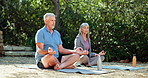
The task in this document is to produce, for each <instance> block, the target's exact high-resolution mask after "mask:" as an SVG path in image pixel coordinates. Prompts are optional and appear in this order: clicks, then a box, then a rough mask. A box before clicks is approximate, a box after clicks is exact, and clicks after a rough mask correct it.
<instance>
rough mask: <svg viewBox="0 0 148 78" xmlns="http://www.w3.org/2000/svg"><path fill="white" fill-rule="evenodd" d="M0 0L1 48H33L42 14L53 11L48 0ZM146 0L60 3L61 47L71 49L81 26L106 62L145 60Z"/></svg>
mask: <svg viewBox="0 0 148 78" xmlns="http://www.w3.org/2000/svg"><path fill="white" fill-rule="evenodd" d="M19 1H20V0H13V1H12V0H6V1H1V3H0V6H1V8H0V9H1V11H0V14H1V16H0V17H1V18H0V23H1V24H0V29H1V30H2V31H3V32H4V43H5V45H25V46H32V47H33V48H34V49H35V43H34V37H35V34H36V31H37V30H38V29H40V28H41V27H43V25H44V22H43V15H44V14H45V13H46V12H53V5H52V3H51V1H50V0H22V2H19ZM146 3H147V1H146V0H142V1H141V0H129V1H127V0H126V1H125V0H99V1H98V0H66V1H65V0H61V1H60V5H61V6H60V7H61V8H60V9H61V16H60V30H59V31H60V33H61V35H62V41H63V46H64V47H66V48H69V49H73V46H74V39H75V37H76V35H77V34H78V28H79V26H80V24H81V23H83V22H87V23H89V25H90V37H91V41H92V48H93V49H92V50H93V51H94V52H96V53H99V51H101V50H105V51H106V52H107V54H106V61H113V60H122V59H129V60H131V59H132V55H133V54H137V58H138V61H142V62H147V61H148V57H147V56H148V53H147V50H148V48H147V46H148V29H147V26H148V20H147V19H148V16H147V15H148V13H147V8H146V7H145V6H146V5H147V4H146Z"/></svg>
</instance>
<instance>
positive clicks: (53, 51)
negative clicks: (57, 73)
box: [35, 13, 88, 70]
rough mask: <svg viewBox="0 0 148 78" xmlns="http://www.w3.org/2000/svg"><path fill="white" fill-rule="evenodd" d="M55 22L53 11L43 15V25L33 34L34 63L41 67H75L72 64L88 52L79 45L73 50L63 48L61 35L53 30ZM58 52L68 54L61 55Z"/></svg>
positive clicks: (55, 68) (57, 68) (56, 68)
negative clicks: (34, 47) (34, 46)
mask: <svg viewBox="0 0 148 78" xmlns="http://www.w3.org/2000/svg"><path fill="white" fill-rule="evenodd" d="M55 22H56V18H55V15H54V14H53V13H46V14H45V15H44V23H45V26H44V27H43V28H41V29H39V30H38V31H37V33H36V35H35V42H36V54H35V60H36V64H37V66H38V67H39V68H41V69H54V70H59V69H65V68H71V69H73V68H75V66H74V65H73V64H74V63H75V62H76V61H78V60H79V58H80V55H87V54H88V53H87V52H85V51H84V52H83V49H82V48H80V47H77V48H76V49H75V50H69V49H65V48H63V46H62V40H61V35H60V33H59V32H58V31H57V30H54V27H55ZM81 50H82V51H81ZM59 52H60V53H63V54H69V55H65V56H61V55H60V54H59Z"/></svg>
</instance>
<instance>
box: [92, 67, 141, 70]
mask: <svg viewBox="0 0 148 78" xmlns="http://www.w3.org/2000/svg"><path fill="white" fill-rule="evenodd" d="M91 67H94V68H97V66H91ZM102 68H105V69H119V70H139V69H144V67H121V66H102Z"/></svg>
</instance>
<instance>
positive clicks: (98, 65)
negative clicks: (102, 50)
mask: <svg viewBox="0 0 148 78" xmlns="http://www.w3.org/2000/svg"><path fill="white" fill-rule="evenodd" d="M97 69H98V70H99V71H101V70H102V61H101V56H100V55H98V60H97Z"/></svg>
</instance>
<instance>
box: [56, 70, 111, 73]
mask: <svg viewBox="0 0 148 78" xmlns="http://www.w3.org/2000/svg"><path fill="white" fill-rule="evenodd" d="M57 71H60V72H65V73H80V74H106V73H109V72H108V71H98V70H87V69H60V70H57Z"/></svg>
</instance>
